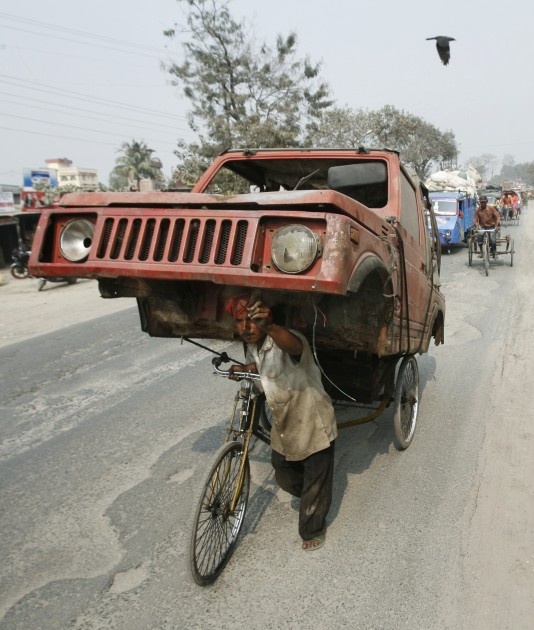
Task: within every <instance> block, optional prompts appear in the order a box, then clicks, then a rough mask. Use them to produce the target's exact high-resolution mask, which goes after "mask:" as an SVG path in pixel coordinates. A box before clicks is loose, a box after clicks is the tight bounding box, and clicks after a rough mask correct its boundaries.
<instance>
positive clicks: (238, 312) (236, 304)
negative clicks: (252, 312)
mask: <svg viewBox="0 0 534 630" xmlns="http://www.w3.org/2000/svg"><path fill="white" fill-rule="evenodd" d="M251 298H252V295H251V293H240V294H239V295H234V296H232V297H229V298H228V299H227V300H226V302H225V303H224V310H225V311H226V312H227V313H228V315H231V316H232V317H233V319H234V323H235V329H236V332H237V334H238V335H239V336H240V337H241V338H242V339H243V340H244V341H246V342H247V343H261V342H262V341H263V339H265V337H266V335H267V333H266V332H265V330H263V329H262V328H261V327H260V326H258V324H256V322H255V321H254V320H253V319H251V318H250V316H249V313H248V308H249V306H250V305H251V304H252V301H253V300H252V299H251Z"/></svg>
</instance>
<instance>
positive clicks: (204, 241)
mask: <svg viewBox="0 0 534 630" xmlns="http://www.w3.org/2000/svg"><path fill="white" fill-rule="evenodd" d="M249 227H250V225H249V220H247V219H237V218H235V219H228V218H213V217H207V218H203V217H202V218H199V217H187V218H169V217H160V216H158V217H142V218H141V217H120V218H118V217H106V218H105V219H104V223H103V226H102V231H101V236H100V243H99V247H98V249H97V254H96V256H97V258H98V259H100V260H113V261H114V262H115V261H120V260H123V261H127V262H141V263H145V262H146V263H153V262H155V263H167V262H169V263H175V264H178V265H180V264H184V265H189V264H196V265H225V264H230V265H233V266H239V265H241V264H242V262H243V255H244V251H245V246H246V239H247V234H248V232H249Z"/></svg>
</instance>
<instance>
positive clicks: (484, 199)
mask: <svg viewBox="0 0 534 630" xmlns="http://www.w3.org/2000/svg"><path fill="white" fill-rule="evenodd" d="M487 203H488V198H487V197H480V206H481V207H482V208H485V207H486V205H487Z"/></svg>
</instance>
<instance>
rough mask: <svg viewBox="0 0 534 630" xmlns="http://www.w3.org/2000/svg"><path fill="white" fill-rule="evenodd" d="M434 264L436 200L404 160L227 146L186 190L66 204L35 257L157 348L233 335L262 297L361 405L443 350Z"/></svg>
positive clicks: (380, 153)
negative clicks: (105, 301) (408, 366)
mask: <svg viewBox="0 0 534 630" xmlns="http://www.w3.org/2000/svg"><path fill="white" fill-rule="evenodd" d="M439 265H440V245H439V233H438V230H437V226H436V224H435V218H434V215H433V212H432V209H431V207H430V204H429V202H428V193H427V191H426V189H425V188H424V186H423V185H422V184H421V183H420V182H419V181H418V180H417V178H415V177H413V176H412V175H411V174H410V173H409V172H408V170H407V169H406V168H405V167H404V166H403V165H402V163H401V161H400V158H399V155H398V154H397V153H396V152H394V151H389V150H383V149H381V150H369V149H366V148H364V147H360V148H359V149H254V150H252V149H247V150H231V151H227V152H225V153H223V154H222V155H220V156H219V157H218V158H216V159H215V161H214V162H213V163H212V164H211V166H210V167H209V168H208V169H207V171H206V172H205V173H204V174H203V176H202V177H201V178H200V179H199V180H198V182H197V183H196V184H195V186H194V187H193V188H192V190H191V191H190V192H180V193H174V192H149V193H140V192H128V193H104V192H103V193H71V194H67V195H64V196H63V197H62V199H61V200H60V202H59V205H58V206H57V207H56V208H53V209H45V210H44V211H43V213H42V216H41V219H40V222H39V225H38V228H37V232H36V236H35V239H34V243H33V245H32V256H31V260H30V269H31V273H32V274H33V275H35V276H39V277H43V278H46V277H47V276H63V277H65V276H69V275H70V276H74V277H77V278H96V279H98V283H99V290H100V294H101V295H102V296H103V297H104V298H120V297H130V298H136V299H137V303H138V307H139V315H140V322H141V326H142V329H143V330H144V331H145V332H147V333H148V334H149V335H152V336H156V337H188V338H204V339H210V338H211V339H233V338H234V335H235V333H234V327H233V322H232V321H231V319H230V317H229V316H228V315H227V314H226V313H225V311H224V308H223V304H224V301H225V299H226V298H227V297H229V296H230V295H232V294H234V293H241V292H243V291H244V290H252V291H253V292H254V293H256V294H257V295H261V297H262V299H263V300H264V301H265V302H266V303H267V304H268V305H269V306H271V307H272V308H273V309H274V311H275V313H276V316H277V317H278V318H279V321H280V322H281V323H283V324H285V325H286V326H289V327H291V328H295V329H298V330H301V331H302V332H304V333H305V334H306V335H307V336H308V338H309V339H310V341H311V342H312V344H313V349H314V351H315V353H316V358H317V360H318V361H319V362H320V365H321V368H322V369H323V371H324V374H326V375H328V379H329V380H331V381H332V382H334V383H335V384H336V385H339V390H340V391H343V392H347V393H349V394H350V396H355V397H356V398H357V399H358V400H360V401H362V402H366V401H373V400H376V399H377V397H379V396H380V391H382V390H383V388H384V387H385V384H386V382H390V381H391V380H392V378H394V377H393V373H394V370H395V365H396V363H397V361H398V359H399V358H400V357H402V356H405V355H410V354H412V355H413V354H417V353H424V352H427V350H428V347H429V344H430V342H431V340H432V339H434V341H435V343H436V344H440V343H442V342H443V341H444V321H445V300H444V297H443V295H442V293H441V291H440V288H439V285H440V282H439ZM341 397H343V396H341Z"/></svg>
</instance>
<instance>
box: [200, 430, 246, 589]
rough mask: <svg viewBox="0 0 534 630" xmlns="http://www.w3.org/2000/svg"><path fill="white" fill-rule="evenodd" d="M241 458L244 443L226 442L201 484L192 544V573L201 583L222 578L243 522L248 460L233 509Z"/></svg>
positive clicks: (208, 582)
mask: <svg viewBox="0 0 534 630" xmlns="http://www.w3.org/2000/svg"><path fill="white" fill-rule="evenodd" d="M242 457H243V446H242V444H240V443H239V442H228V443H226V444H224V445H223V446H222V447H221V448H220V449H219V451H218V453H217V456H216V458H215V462H214V463H213V466H212V467H211V468H210V470H209V471H208V474H207V475H206V476H205V477H204V479H203V482H202V485H201V490H200V497H199V501H198V506H197V509H196V511H195V514H194V517H193V527H192V530H193V531H192V534H191V540H190V546H189V560H190V567H191V574H192V576H193V579H194V580H195V582H196V583H197V584H199V585H200V586H206V585H207V584H211V583H212V582H214V581H215V580H216V579H217V578H218V577H219V575H220V573H221V571H222V570H223V569H224V567H225V566H226V563H227V562H228V560H229V559H230V557H231V555H232V553H233V551H234V548H235V544H236V542H237V537H238V536H239V532H240V531H241V526H242V525H243V520H244V518H245V512H246V510H247V503H248V495H249V488H250V467H249V463H248V459H247V461H246V462H245V470H244V477H243V483H242V484H241V488H240V490H239V495H238V499H237V504H236V508H235V510H233V511H232V510H231V509H230V504H231V502H232V498H233V495H234V492H235V490H236V487H237V484H238V483H239V467H240V465H241V458H242Z"/></svg>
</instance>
